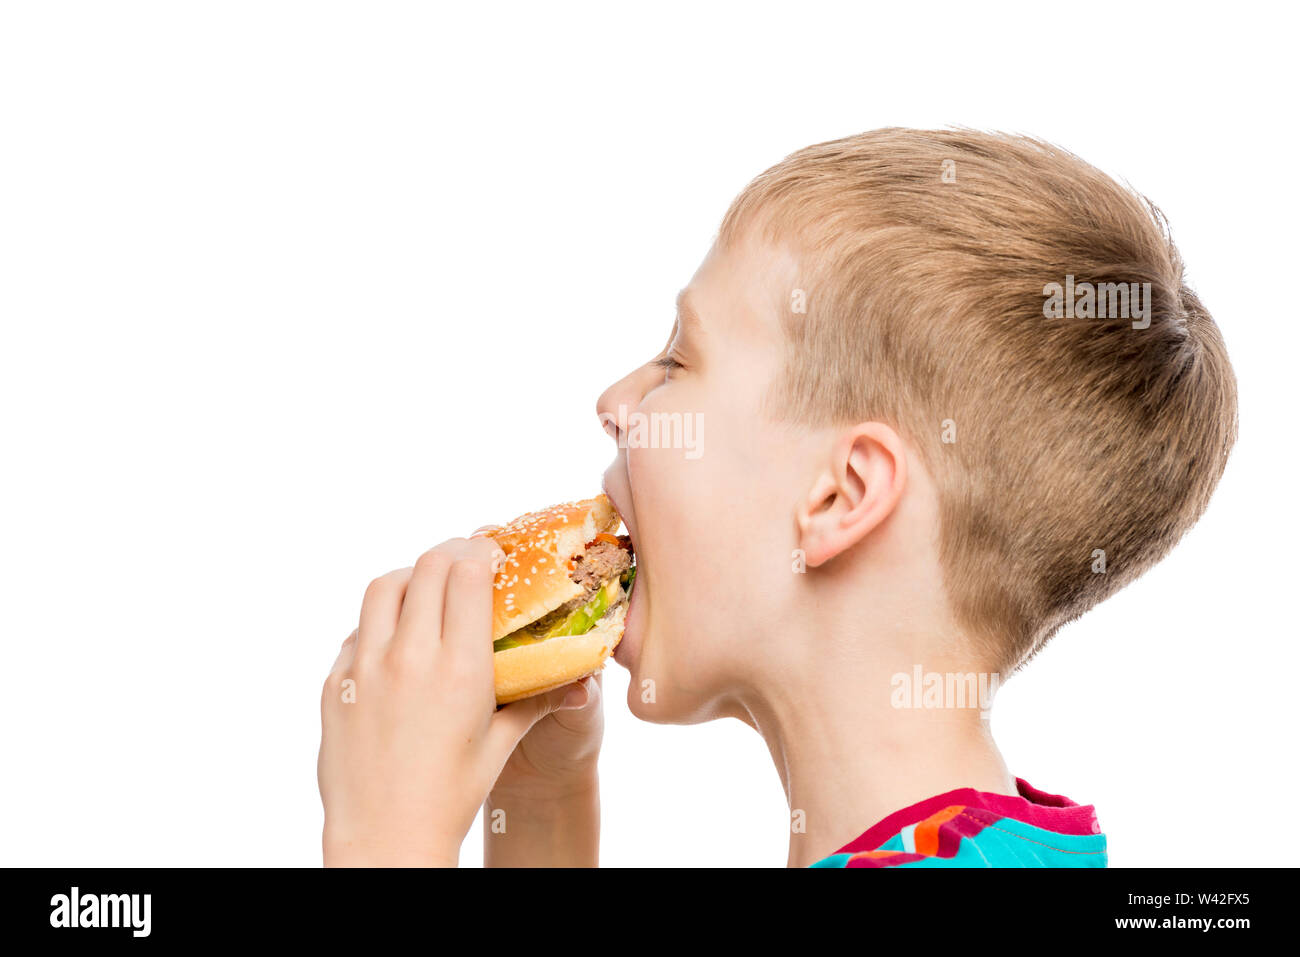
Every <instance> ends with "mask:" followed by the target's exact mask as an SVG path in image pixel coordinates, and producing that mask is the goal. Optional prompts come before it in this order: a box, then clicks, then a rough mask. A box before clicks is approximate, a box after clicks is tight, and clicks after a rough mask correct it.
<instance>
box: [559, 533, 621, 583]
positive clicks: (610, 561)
mask: <svg viewBox="0 0 1300 957" xmlns="http://www.w3.org/2000/svg"><path fill="white" fill-rule="evenodd" d="M626 537H627V536H624V538H626ZM629 544H630V543H629ZM631 567H632V554H631V552H630V551H629V550H628V547H627V546H626V545H624V544H623V543H622V542H621V541H620V542H619V544H618V545H611V544H610V543H609V542H597V543H596V544H595V545H592V546H591V547H590V548H588V549H587V551H586V553H585V554H584V555H583V556H582V557H581V558H579V559H578V565H577V567H576V568H574V569H573V571H571V572H570V573H569V577H570V578H572V579H573V580H574V581H575V582H577V583H578V584H579V585H581V586H582V587H583V588H585V589H587V590H588V591H595V590H596V589H597V588H598V587H600V585H601V583H602V582H607V581H609V580H610V579H611V578H616V577H618V576H619V575H621V574H623V573H624V572H625V571H627V570H628V569H629V568H631Z"/></svg>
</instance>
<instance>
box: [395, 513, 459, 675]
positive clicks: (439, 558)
mask: <svg viewBox="0 0 1300 957" xmlns="http://www.w3.org/2000/svg"><path fill="white" fill-rule="evenodd" d="M464 543H465V539H463V538H451V539H448V540H447V541H445V542H443V543H442V544H441V545H435V546H434V547H433V548H431V549H429V550H428V551H427V552H425V553H424V554H423V555H421V556H420V557H419V558H417V559H416V560H415V571H414V572H412V573H411V581H410V583H409V584H408V585H407V588H406V600H405V602H404V603H403V605H402V614H401V619H400V620H399V622H398V631H399V632H400V640H402V641H403V642H406V641H410V642H411V643H412V644H422V645H426V646H427V647H428V648H429V650H430V651H432V650H433V649H434V648H436V647H437V644H438V641H439V639H440V638H441V637H442V610H443V602H444V600H445V595H446V591H447V575H448V574H449V573H450V572H451V566H452V565H453V564H455V562H456V558H457V556H458V555H460V554H461V553H462V552H463V551H464Z"/></svg>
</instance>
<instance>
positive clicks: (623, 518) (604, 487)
mask: <svg viewBox="0 0 1300 957" xmlns="http://www.w3.org/2000/svg"><path fill="white" fill-rule="evenodd" d="M600 490H601V491H602V492H604V493H605V497H606V498H608V499H609V503H610V504H611V505H613V506H614V511H615V513H617V515H618V517H619V520H620V521H621V522H622V523H623V526H624V527H625V528H626V529H627V534H628V537H629V538H630V539H632V551H633V553H634V554H635V552H636V530H635V529H634V528H633V527H632V523H631V522H629V521H628V520H627V516H626V515H624V513H623V509H621V508H619V507H618V499H617V498H615V497H614V495H613V494H612V493H611V492H610V490H609V483H608V482H606V481H605V480H604V479H601V482H600Z"/></svg>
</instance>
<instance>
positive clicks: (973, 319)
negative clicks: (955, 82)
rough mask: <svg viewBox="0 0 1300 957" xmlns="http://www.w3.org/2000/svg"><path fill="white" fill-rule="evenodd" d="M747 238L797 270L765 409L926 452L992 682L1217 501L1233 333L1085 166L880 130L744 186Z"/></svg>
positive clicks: (1006, 142)
mask: <svg viewBox="0 0 1300 957" xmlns="http://www.w3.org/2000/svg"><path fill="white" fill-rule="evenodd" d="M750 230H755V231H757V234H758V235H760V236H761V237H762V238H763V239H765V240H766V241H768V242H784V243H786V244H788V245H789V246H790V248H791V249H792V250H793V251H794V252H795V254H796V256H797V257H798V258H799V260H800V265H801V279H800V282H801V287H800V289H798V290H790V298H788V299H784V300H783V301H782V312H783V325H784V327H785V336H786V339H787V358H786V361H785V368H784V370H783V372H782V374H781V375H780V377H779V379H778V381H777V382H775V383H774V384H773V388H772V389H771V390H770V391H769V394H768V396H767V404H768V410H767V411H768V412H770V413H771V414H772V415H773V416H774V417H776V418H779V419H784V420H787V421H794V422H807V423H810V424H819V425H822V424H827V423H832V424H845V425H847V424H850V423H854V422H861V421H868V420H879V421H884V422H888V423H890V424H891V425H893V426H894V427H895V428H897V429H898V430H899V431H900V433H901V434H903V435H905V436H906V437H907V438H908V439H909V440H910V441H911V442H912V443H913V444H914V445H915V446H916V447H917V449H918V450H919V454H921V455H922V456H923V459H924V462H925V464H926V465H927V467H928V468H929V470H930V471H931V473H932V474H933V475H934V477H935V481H936V483H937V487H938V496H939V508H940V524H941V528H940V562H941V566H942V569H943V576H944V583H945V590H946V591H947V597H948V600H949V603H950V605H951V607H952V610H953V613H954V614H955V615H956V617H957V620H958V621H959V622H960V623H961V624H962V625H963V626H964V627H965V628H966V629H968V630H969V631H970V633H971V635H972V637H973V638H974V639H975V641H976V643H977V646H978V648H979V650H980V651H981V652H983V653H985V654H987V655H988V656H990V658H991V659H992V660H993V661H994V662H996V663H997V665H998V667H999V670H1002V671H1004V672H1010V671H1013V670H1015V669H1016V668H1017V667H1019V666H1021V665H1023V664H1024V663H1025V662H1026V661H1028V660H1029V658H1030V657H1032V656H1033V655H1034V654H1035V653H1036V652H1037V651H1038V650H1039V648H1041V647H1042V645H1043V644H1044V643H1045V642H1046V641H1047V640H1048V638H1050V637H1051V636H1052V635H1053V634H1054V633H1055V632H1056V631H1057V629H1059V628H1060V626H1061V625H1063V624H1064V623H1066V622H1068V621H1070V620H1072V619H1073V618H1076V617H1077V616H1079V615H1080V614H1082V613H1083V612H1084V611H1086V610H1087V609H1088V608H1090V607H1092V606H1093V605H1095V604H1096V603H1097V602H1099V601H1101V600H1102V599H1104V598H1106V597H1108V596H1109V595H1111V594H1112V593H1114V592H1115V591H1117V590H1118V589H1120V588H1121V587H1123V586H1124V585H1125V584H1127V583H1128V582H1130V581H1132V580H1133V579H1134V578H1136V577H1137V576H1138V575H1140V574H1141V573H1142V572H1144V571H1145V570H1146V569H1147V568H1149V567H1150V566H1151V565H1153V564H1154V563H1155V562H1157V561H1158V560H1159V559H1160V558H1162V557H1163V556H1164V555H1165V554H1166V553H1167V552H1168V551H1169V549H1170V548H1171V547H1173V545H1174V543H1175V542H1177V541H1178V540H1179V538H1181V537H1182V535H1183V533H1184V532H1186V531H1187V529H1188V528H1190V527H1191V526H1192V524H1193V523H1194V522H1195V521H1196V519H1197V518H1198V517H1199V516H1200V514H1201V512H1202V511H1203V510H1204V509H1205V506H1206V503H1207V502H1208V500H1209V497H1210V494H1211V492H1212V491H1213V489H1214V487H1215V485H1216V484H1217V483H1218V480H1219V477H1220V476H1221V475H1222V474H1223V469H1224V465H1225V463H1226V460H1227V456H1228V453H1229V451H1230V449H1231V448H1232V445H1233V443H1234V441H1235V439H1236V432H1237V394H1236V380H1235V377H1234V375H1233V372H1232V367H1231V365H1230V364H1229V362H1228V356H1227V352H1226V350H1225V348H1224V344H1223V339H1222V337H1221V336H1220V334H1219V330H1218V327H1217V326H1216V325H1215V323H1214V320H1213V319H1211V317H1210V314H1209V312H1207V311H1206V309H1205V307H1204V306H1202V305H1201V302H1200V300H1199V299H1198V298H1197V297H1196V295H1195V294H1194V293H1193V292H1192V290H1191V289H1189V288H1188V286H1187V285H1186V283H1185V282H1184V279H1183V264H1182V260H1181V258H1180V257H1179V255H1178V251H1177V249H1176V248H1175V247H1174V244H1173V242H1172V239H1171V237H1170V233H1169V228H1168V224H1167V222H1166V220H1165V218H1164V216H1163V215H1162V214H1161V213H1160V211H1159V210H1158V209H1157V208H1156V207H1155V206H1154V205H1153V204H1152V203H1151V202H1150V201H1148V200H1146V199H1145V198H1143V197H1141V196H1139V195H1137V194H1136V193H1134V192H1132V191H1130V190H1129V189H1126V188H1123V187H1121V186H1120V185H1118V184H1117V183H1116V182H1114V181H1113V180H1112V179H1111V178H1110V177H1108V176H1106V175H1105V174H1103V173H1102V172H1101V171H1099V170H1097V169H1096V168H1094V167H1092V166H1090V165H1088V164H1087V163H1085V162H1084V161H1083V160H1081V159H1079V158H1078V157H1077V156H1074V155H1073V154H1071V153H1069V152H1067V151H1065V150H1062V149H1059V148H1057V147H1055V146H1052V145H1050V144H1048V143H1044V142H1041V141H1039V140H1035V139H1030V138H1026V137H1022V136H1013V135H1007V134H999V133H983V132H977V131H972V130H941V131H921V130H907V129H881V130H875V131H873V132H870V133H864V134H861V135H858V136H851V137H847V138H845V139H840V140H835V141H833V142H829V143H822V144H819V145H816V146H810V147H808V148H807V149H803V150H800V151H799V152H797V153H794V154H793V155H791V156H789V157H788V158H786V159H785V160H784V161H782V162H781V163H779V164H778V165H776V166H774V167H772V168H771V169H769V170H767V171H766V172H765V173H763V174H762V175H760V176H759V177H758V178H757V179H755V180H754V181H753V182H752V183H750V184H749V186H748V187H747V188H746V189H745V190H744V192H743V193H741V195H740V196H739V197H737V199H736V200H735V202H734V203H733V204H732V206H731V208H730V209H729V211H728V212H727V215H726V217H725V219H724V220H723V223H722V228H721V231H720V234H719V243H720V244H721V245H722V246H724V247H726V246H728V245H730V244H732V243H734V242H735V241H737V239H738V238H739V237H741V236H742V235H743V234H745V233H747V232H748V231H750ZM1146 283H1149V284H1150V285H1149V287H1146V286H1143V285H1142V284H1146ZM1089 284H1091V285H1090V286H1089ZM1108 284H1111V285H1108ZM1120 284H1123V286H1122V287H1121V286H1120ZM1131 284H1138V285H1136V286H1134V285H1131ZM1121 288H1122V290H1123V291H1132V292H1133V294H1134V296H1135V297H1138V298H1135V300H1134V301H1133V302H1128V301H1127V297H1125V298H1124V301H1120V299H1119V292H1120V291H1121ZM1089 289H1091V290H1092V292H1093V296H1092V301H1091V303H1089V304H1087V305H1085V303H1084V301H1083V300H1084V299H1086V298H1088V296H1087V295H1086V293H1087V291H1088V290H1089ZM1146 289H1149V297H1148V296H1146V295H1145V292H1144V290H1146ZM1058 290H1059V291H1060V292H1061V293H1062V295H1061V296H1059V297H1057V296H1056V292H1057V291H1058ZM1075 294H1078V300H1079V301H1078V302H1077V304H1075V303H1073V302H1072V301H1071V302H1062V300H1073V299H1074V298H1075ZM1053 297H1056V299H1057V304H1056V305H1055V306H1053V305H1052V304H1051V300H1052V298H1053ZM1098 299H1100V302H1098V301H1097V300H1098ZM1107 307H1109V308H1107ZM800 308H802V309H803V310H804V311H800ZM1142 309H1145V310H1146V315H1145V316H1141V317H1139V315H1138V314H1139V313H1140V312H1141V310H1142ZM1054 310H1055V311H1056V314H1057V315H1060V317H1059V318H1057V317H1049V313H1053V311H1054ZM1089 313H1091V315H1089ZM1100 313H1108V315H1107V316H1105V317H1103V318H1095V317H1094V316H1096V315H1098V314H1100ZM1071 316H1072V317H1071ZM1147 322H1149V325H1144V324H1145V323H1147ZM1099 561H1100V563H1101V564H1100V565H1099Z"/></svg>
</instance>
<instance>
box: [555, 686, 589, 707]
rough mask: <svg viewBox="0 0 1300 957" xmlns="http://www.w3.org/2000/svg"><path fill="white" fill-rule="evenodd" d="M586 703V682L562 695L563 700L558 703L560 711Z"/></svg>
mask: <svg viewBox="0 0 1300 957" xmlns="http://www.w3.org/2000/svg"><path fill="white" fill-rule="evenodd" d="M586 703H587V685H586V682H584V683H582V684H580V685H578V687H576V688H573V689H571V690H570V691H569V693H568V694H566V695H565V696H564V702H563V703H562V704H561V705H560V710H561V711H568V710H571V709H575V708H581V707H583V706H585V705H586Z"/></svg>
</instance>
